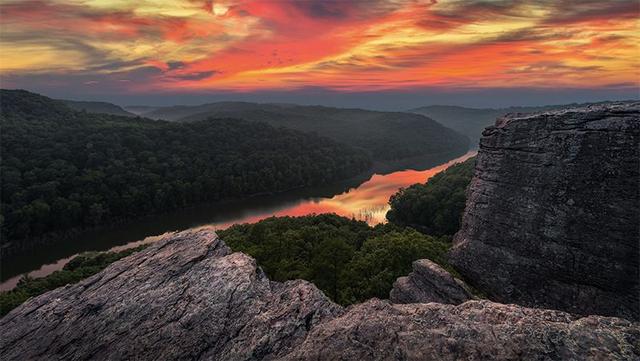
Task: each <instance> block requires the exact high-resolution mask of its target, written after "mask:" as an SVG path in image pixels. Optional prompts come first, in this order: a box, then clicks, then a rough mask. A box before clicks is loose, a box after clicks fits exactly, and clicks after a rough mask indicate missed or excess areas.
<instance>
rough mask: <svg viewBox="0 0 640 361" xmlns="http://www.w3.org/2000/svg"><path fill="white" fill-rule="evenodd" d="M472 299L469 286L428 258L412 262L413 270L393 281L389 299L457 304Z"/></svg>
mask: <svg viewBox="0 0 640 361" xmlns="http://www.w3.org/2000/svg"><path fill="white" fill-rule="evenodd" d="M472 299H474V296H473V295H472V294H471V292H470V291H469V287H468V286H467V285H466V284H465V283H464V282H463V281H461V280H459V279H457V278H455V277H453V276H452V275H451V274H450V273H449V272H447V271H446V270H445V269H444V268H442V267H440V266H439V265H438V264H437V263H435V262H433V261H430V260H428V259H420V260H417V261H415V262H413V271H412V272H411V273H410V274H409V275H408V276H407V277H400V278H398V279H397V280H396V281H395V282H394V283H393V288H392V289H391V292H389V300H391V302H393V303H427V302H438V303H449V304H453V305H459V304H461V303H463V302H465V301H469V300H472Z"/></svg>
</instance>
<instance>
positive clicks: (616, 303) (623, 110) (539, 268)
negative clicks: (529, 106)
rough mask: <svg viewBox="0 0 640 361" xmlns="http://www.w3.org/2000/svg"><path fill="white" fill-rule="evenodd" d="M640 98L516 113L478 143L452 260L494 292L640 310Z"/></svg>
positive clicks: (628, 313)
mask: <svg viewBox="0 0 640 361" xmlns="http://www.w3.org/2000/svg"><path fill="white" fill-rule="evenodd" d="M639 244H640V102H621V103H604V104H598V105H592V106H586V107H579V108H573V109H565V110H561V111H553V112H547V113H540V114H533V115H517V114H516V115H510V116H506V117H504V118H502V119H498V121H497V122H496V125H495V126H493V127H488V128H487V129H486V130H485V131H484V133H483V137H482V139H481V141H480V149H479V151H478V156H477V159H476V169H475V174H474V177H473V180H472V181H471V185H470V187H469V189H468V191H467V205H466V209H465V212H464V216H463V219H462V224H461V229H460V231H459V232H458V233H457V234H456V236H455V239H454V249H453V251H452V252H451V257H450V261H451V263H452V264H453V265H454V266H455V267H456V269H457V270H458V271H459V272H460V273H461V274H462V275H463V276H464V277H465V280H467V281H469V282H470V283H471V284H472V285H473V286H476V287H477V288H479V289H482V290H483V291H485V292H487V293H488V295H489V296H490V297H491V298H492V299H494V300H497V301H499V302H504V303H517V304H522V305H525V306H535V307H544V308H553V309H561V310H565V311H569V312H575V313H581V314H600V315H610V316H621V317H625V318H629V319H634V320H638V319H640V273H639V272H640V262H639V260H640V249H639Z"/></svg>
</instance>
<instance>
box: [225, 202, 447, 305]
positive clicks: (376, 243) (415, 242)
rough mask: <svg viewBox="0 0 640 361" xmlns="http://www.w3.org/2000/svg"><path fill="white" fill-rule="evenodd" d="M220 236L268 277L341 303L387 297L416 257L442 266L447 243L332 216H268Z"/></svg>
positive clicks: (416, 233) (433, 238) (435, 238)
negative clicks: (302, 283)
mask: <svg viewBox="0 0 640 361" xmlns="http://www.w3.org/2000/svg"><path fill="white" fill-rule="evenodd" d="M218 233H219V235H220V237H221V238H222V239H223V240H224V241H225V242H226V243H227V244H228V245H229V246H230V247H231V248H232V249H233V250H235V251H241V252H244V253H247V254H249V255H251V256H252V257H254V258H255V259H256V260H257V261H258V264H259V265H260V266H261V267H262V268H263V269H264V271H265V272H266V273H267V274H268V275H269V277H270V278H271V279H273V280H276V281H286V280H291V279H300V278H301V279H305V280H308V281H310V282H313V283H314V284H315V285H316V286H318V288H320V289H321V290H322V291H324V292H325V294H327V295H328V296H329V297H331V298H332V299H333V300H334V301H336V302H338V303H341V304H344V305H346V304H351V303H355V302H360V301H364V300H366V299H369V298H371V297H378V298H387V297H388V295H389V291H390V290H391V287H392V285H393V282H394V281H395V280H396V278H398V277H400V276H404V275H407V274H408V273H409V272H410V271H411V263H412V262H413V261H415V260H417V259H422V258H429V259H431V260H433V261H435V262H438V263H440V264H442V265H444V266H445V267H446V259H445V253H446V252H447V250H448V249H449V245H450V243H449V240H450V238H447V237H440V238H437V237H431V236H427V235H424V234H422V233H419V232H417V231H415V230H412V229H408V228H407V229H404V228H400V227H397V226H394V225H391V224H386V225H378V226H376V227H370V226H369V225H367V224H366V223H365V222H362V221H356V220H353V219H348V218H344V217H340V216H337V215H335V214H321V215H313V216H304V217H272V218H268V219H265V220H263V221H260V222H258V223H255V224H240V225H234V226H231V227H230V228H228V229H226V230H223V231H219V232H218Z"/></svg>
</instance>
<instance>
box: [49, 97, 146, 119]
mask: <svg viewBox="0 0 640 361" xmlns="http://www.w3.org/2000/svg"><path fill="white" fill-rule="evenodd" d="M61 101H62V102H63V103H65V104H66V105H67V106H68V107H70V108H72V109H75V110H81V111H82V110H84V111H85V112H87V113H102V114H111V115H123V116H126V117H135V116H136V114H134V113H130V112H128V111H126V110H124V109H122V107H120V106H118V105H115V104H111V103H107V102H87V101H78V100H61Z"/></svg>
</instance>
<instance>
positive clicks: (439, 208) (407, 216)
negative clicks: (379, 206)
mask: <svg viewBox="0 0 640 361" xmlns="http://www.w3.org/2000/svg"><path fill="white" fill-rule="evenodd" d="M474 165H475V158H470V159H468V160H466V161H465V162H463V163H458V164H455V165H453V166H451V167H449V168H447V169H446V170H445V171H443V172H440V173H438V174H436V175H435V176H433V177H432V178H431V179H429V180H428V181H427V183H426V184H414V185H412V186H410V187H407V188H403V189H400V190H399V191H398V192H397V193H396V194H394V195H393V196H391V198H390V199H389V205H390V206H391V209H390V210H389V212H387V219H388V220H389V221H390V222H392V223H395V224H398V225H401V226H410V227H413V228H415V229H418V230H420V231H421V232H424V233H426V234H432V235H453V234H454V233H456V232H457V231H458V229H459V228H460V220H461V218H462V213H463V212H464V207H465V203H466V201H467V197H466V190H467V187H468V186H469V183H470V182H471V178H472V176H473V169H474Z"/></svg>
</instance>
